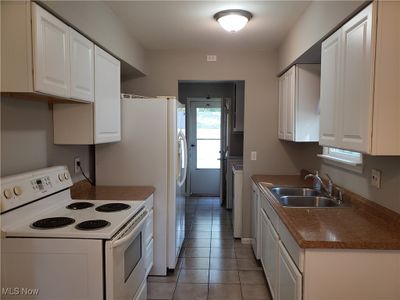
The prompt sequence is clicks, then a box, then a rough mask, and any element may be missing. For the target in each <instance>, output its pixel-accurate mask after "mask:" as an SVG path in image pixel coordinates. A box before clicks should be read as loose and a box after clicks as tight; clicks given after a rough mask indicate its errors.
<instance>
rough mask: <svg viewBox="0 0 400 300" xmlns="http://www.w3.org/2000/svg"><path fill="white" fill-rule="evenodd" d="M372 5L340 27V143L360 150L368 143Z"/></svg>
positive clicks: (370, 109)
mask: <svg viewBox="0 0 400 300" xmlns="http://www.w3.org/2000/svg"><path fill="white" fill-rule="evenodd" d="M372 8H373V6H372V5H369V6H368V7H366V8H365V9H364V10H363V11H361V12H360V13H359V14H357V15H356V16H355V17H354V18H352V19H351V20H350V21H349V22H347V23H346V24H345V25H344V26H343V27H342V41H341V43H342V54H343V55H342V67H343V69H342V72H341V73H342V74H343V75H342V78H341V80H342V88H341V91H342V107H341V110H340V112H339V114H340V116H341V126H342V129H341V135H340V144H341V146H342V148H345V149H350V150H355V151H361V152H369V151H370V145H371V143H370V142H371V134H370V133H371V126H372V96H373V94H372V93H373V84H372V83H373V58H374V57H373V56H374V55H373V54H374V53H373V52H374V51H373V50H372V23H373V19H372ZM374 42H375V41H374Z"/></svg>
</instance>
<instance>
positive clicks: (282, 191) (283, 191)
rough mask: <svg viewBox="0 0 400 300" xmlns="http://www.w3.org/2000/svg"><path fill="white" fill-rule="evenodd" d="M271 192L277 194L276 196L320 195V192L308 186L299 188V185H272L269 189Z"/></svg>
mask: <svg viewBox="0 0 400 300" xmlns="http://www.w3.org/2000/svg"><path fill="white" fill-rule="evenodd" d="M271 192H273V193H274V194H276V195H278V197H282V196H321V195H322V193H321V192H319V191H317V190H314V189H310V188H301V187H274V188H272V189H271Z"/></svg>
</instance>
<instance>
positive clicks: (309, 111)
mask: <svg viewBox="0 0 400 300" xmlns="http://www.w3.org/2000/svg"><path fill="white" fill-rule="evenodd" d="M319 66H320V65H316V64H309V65H306V64H301V65H295V66H293V67H291V68H290V69H289V70H288V71H287V72H286V73H285V74H283V75H282V76H281V77H280V78H279V123H278V137H279V138H280V139H283V140H288V141H295V142H316V141H318V135H319V111H318V104H319V85H320V80H319V79H320V78H319V77H320V70H319V68H320V67H319Z"/></svg>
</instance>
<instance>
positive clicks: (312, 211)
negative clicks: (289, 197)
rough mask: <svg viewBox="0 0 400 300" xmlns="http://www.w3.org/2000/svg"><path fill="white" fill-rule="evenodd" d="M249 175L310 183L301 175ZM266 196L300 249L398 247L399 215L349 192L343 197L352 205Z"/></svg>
mask: <svg viewBox="0 0 400 300" xmlns="http://www.w3.org/2000/svg"><path fill="white" fill-rule="evenodd" d="M251 178H252V180H253V182H255V183H256V184H259V183H260V182H268V183H270V184H271V185H272V186H278V185H279V186H303V187H304V186H310V182H306V181H304V180H303V177H302V176H292V175H287V176H286V175H254V176H252V177H251ZM260 191H261V192H262V193H263V191H262V189H260ZM266 198H267V201H269V203H270V204H271V205H272V206H273V208H274V209H275V211H276V212H277V214H278V215H279V217H280V218H281V220H282V223H283V224H285V225H286V227H287V228H288V230H289V232H290V233H291V234H292V236H293V237H294V239H295V240H296V242H297V244H298V245H299V246H300V247H301V248H340V249H382V250H400V215H399V214H397V213H395V212H393V211H391V210H389V209H387V208H385V207H383V206H380V205H378V204H376V203H374V202H372V201H369V200H367V199H365V198H363V197H361V196H359V195H357V194H354V193H352V192H351V191H348V190H345V196H344V201H345V202H348V203H349V202H350V203H351V206H350V207H339V208H289V207H282V206H281V205H280V204H279V203H278V200H277V199H275V198H274V199H270V197H266Z"/></svg>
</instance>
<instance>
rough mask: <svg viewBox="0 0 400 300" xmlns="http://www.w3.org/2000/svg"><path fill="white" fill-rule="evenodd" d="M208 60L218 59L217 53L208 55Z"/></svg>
mask: <svg viewBox="0 0 400 300" xmlns="http://www.w3.org/2000/svg"><path fill="white" fill-rule="evenodd" d="M207 61H217V56H216V55H207Z"/></svg>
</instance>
